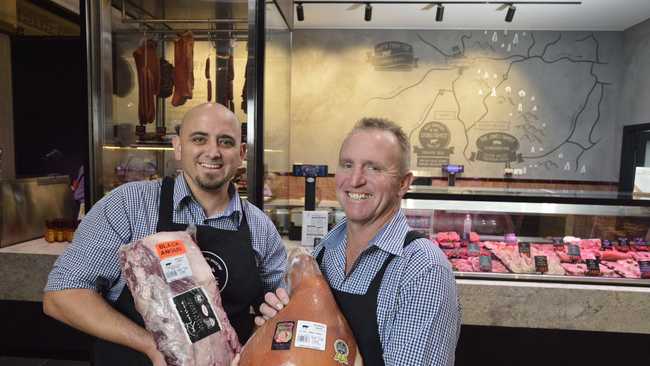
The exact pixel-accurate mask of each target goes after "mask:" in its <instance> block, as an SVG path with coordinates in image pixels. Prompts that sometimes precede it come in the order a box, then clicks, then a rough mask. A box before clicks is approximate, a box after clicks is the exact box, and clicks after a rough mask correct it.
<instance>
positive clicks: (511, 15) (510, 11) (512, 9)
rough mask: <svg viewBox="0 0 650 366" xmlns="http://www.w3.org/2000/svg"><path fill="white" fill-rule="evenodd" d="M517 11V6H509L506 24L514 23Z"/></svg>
mask: <svg viewBox="0 0 650 366" xmlns="http://www.w3.org/2000/svg"><path fill="white" fill-rule="evenodd" d="M516 10H517V8H515V6H514V5H512V4H510V5H509V6H508V12H507V13H506V22H508V23H510V22H512V18H514V17H515V11H516Z"/></svg>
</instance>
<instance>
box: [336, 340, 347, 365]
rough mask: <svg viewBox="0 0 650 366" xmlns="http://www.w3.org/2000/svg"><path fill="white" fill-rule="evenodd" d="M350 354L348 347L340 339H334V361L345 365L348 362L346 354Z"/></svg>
mask: <svg viewBox="0 0 650 366" xmlns="http://www.w3.org/2000/svg"><path fill="white" fill-rule="evenodd" d="M349 354H350V347H348V344H347V343H345V341H344V340H342V339H337V340H335V341H334V361H336V362H338V363H340V364H343V365H347V364H348V355H349Z"/></svg>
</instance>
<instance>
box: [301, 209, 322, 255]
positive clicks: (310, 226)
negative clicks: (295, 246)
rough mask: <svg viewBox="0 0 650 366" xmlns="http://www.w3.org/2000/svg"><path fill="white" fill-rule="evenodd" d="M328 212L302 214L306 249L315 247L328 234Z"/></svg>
mask: <svg viewBox="0 0 650 366" xmlns="http://www.w3.org/2000/svg"><path fill="white" fill-rule="evenodd" d="M327 220H328V212H327V211H303V212H302V238H301V239H302V240H301V244H302V245H303V246H305V247H315V246H316V245H318V243H319V242H320V239H321V238H322V237H323V236H325V234H327Z"/></svg>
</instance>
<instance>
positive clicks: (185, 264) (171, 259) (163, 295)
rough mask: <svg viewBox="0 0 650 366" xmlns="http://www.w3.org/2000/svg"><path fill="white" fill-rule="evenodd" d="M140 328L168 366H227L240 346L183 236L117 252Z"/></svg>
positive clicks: (208, 275)
mask: <svg viewBox="0 0 650 366" xmlns="http://www.w3.org/2000/svg"><path fill="white" fill-rule="evenodd" d="M119 257H120V264H121V267H122V275H123V276H124V278H125V279H126V283H127V286H128V287H129V289H130V290H131V293H132V294H133V299H134V302H135V307H136V309H137V310H138V312H139V313H140V315H142V318H143V319H144V323H145V327H146V328H147V330H148V331H150V332H151V333H152V334H153V336H154V339H155V341H156V345H157V346H158V349H159V350H160V351H161V352H162V353H163V354H164V355H165V360H166V362H167V364H168V365H170V366H195V365H197V366H198V365H217V366H222V365H229V364H230V362H231V360H232V358H233V357H234V355H235V353H236V352H238V351H239V350H240V348H241V347H240V344H239V341H238V338H237V334H236V332H235V330H234V329H233V328H232V326H231V325H230V322H229V321H228V318H227V316H226V313H225V311H224V310H223V308H222V305H221V296H220V295H219V290H218V286H217V281H216V280H215V278H214V276H213V275H212V271H211V269H210V266H209V265H208V263H207V262H206V261H205V259H204V258H203V254H202V253H201V249H199V247H198V246H197V245H196V244H195V243H194V241H193V240H192V238H191V236H190V235H189V234H188V233H187V232H184V231H182V232H160V233H157V234H154V235H151V236H148V237H145V238H143V239H140V240H138V241H136V242H134V243H131V244H129V245H125V246H124V247H122V248H121V249H120V252H119Z"/></svg>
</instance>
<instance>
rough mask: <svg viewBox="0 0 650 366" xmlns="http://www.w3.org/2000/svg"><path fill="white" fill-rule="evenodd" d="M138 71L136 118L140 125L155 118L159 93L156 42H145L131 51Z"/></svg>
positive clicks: (158, 62) (158, 66) (158, 64)
mask: <svg viewBox="0 0 650 366" xmlns="http://www.w3.org/2000/svg"><path fill="white" fill-rule="evenodd" d="M133 58H134V59H135V67H136V69H137V71H138V118H139V120H140V124H147V123H152V122H153V121H154V119H155V118H156V95H158V93H159V91H160V61H159V59H158V55H156V42H155V41H152V40H146V41H144V42H143V43H142V45H141V46H140V47H138V48H137V49H136V50H135V51H133Z"/></svg>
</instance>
